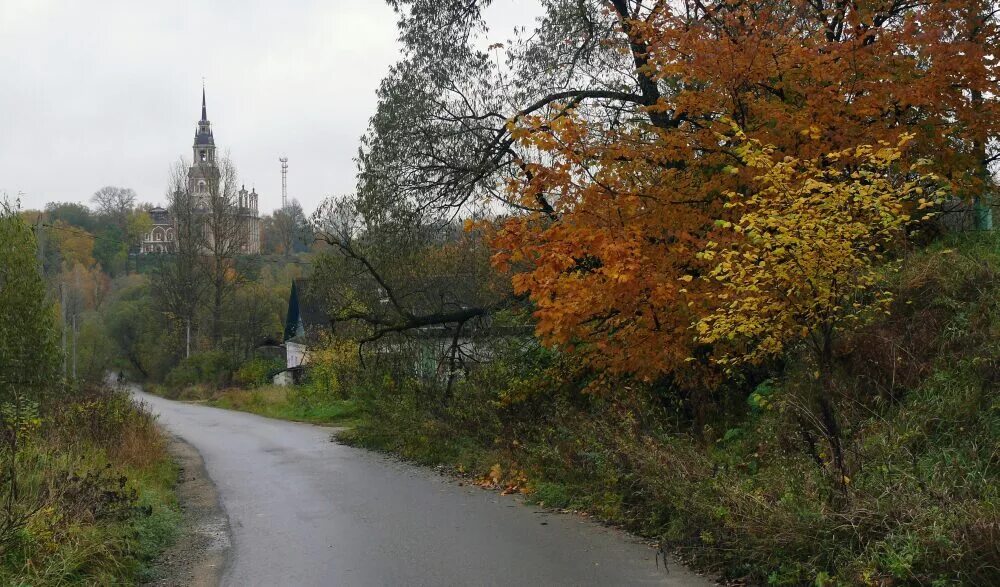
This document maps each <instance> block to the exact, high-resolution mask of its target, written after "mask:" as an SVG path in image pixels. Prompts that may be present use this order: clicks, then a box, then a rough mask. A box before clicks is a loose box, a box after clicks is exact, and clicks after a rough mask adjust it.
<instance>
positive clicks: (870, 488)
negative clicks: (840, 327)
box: [344, 236, 1000, 585]
mask: <svg viewBox="0 0 1000 587" xmlns="http://www.w3.org/2000/svg"><path fill="white" fill-rule="evenodd" d="M953 246H955V247H956V248H945V246H937V247H934V248H932V249H930V250H928V251H926V252H923V253H919V254H916V255H914V257H913V258H911V259H908V260H907V263H906V264H905V266H904V268H903V270H902V271H901V272H900V273H899V274H898V275H897V276H895V277H894V278H893V279H894V280H895V281H894V283H895V285H894V288H893V290H894V297H895V299H894V301H893V302H892V310H893V313H892V315H891V316H890V317H888V318H884V319H882V320H880V321H878V322H875V323H873V324H871V325H869V326H866V327H863V328H860V329H858V330H856V331H854V332H852V333H850V334H849V335H848V336H845V337H844V339H843V340H842V341H840V343H839V345H838V347H837V348H836V349H835V352H834V365H833V368H832V374H831V376H830V378H831V381H830V382H829V383H828V385H827V387H828V389H830V390H831V391H832V393H833V394H834V396H835V397H836V403H837V409H838V411H839V413H840V414H841V415H842V422H841V424H842V442H843V445H844V453H845V456H844V463H842V465H838V464H835V463H834V462H833V458H834V457H833V455H832V451H831V446H830V444H829V442H828V441H826V440H825V439H823V438H822V437H821V436H817V435H816V434H815V430H816V429H817V426H815V425H814V424H815V423H814V422H810V421H808V418H809V417H811V416H810V414H814V413H815V410H814V409H812V408H811V407H810V405H809V403H810V401H811V400H810V394H809V389H810V387H811V386H812V385H813V381H812V374H813V371H814V370H815V365H813V364H811V362H812V361H813V359H812V358H811V356H810V354H809V353H807V352H803V351H801V350H797V349H793V350H792V351H791V353H790V354H789V355H788V357H787V365H788V366H787V367H786V368H785V369H784V370H783V371H781V372H780V373H778V374H776V375H775V377H774V378H773V379H771V380H768V381H766V382H765V383H763V384H760V385H757V386H755V387H749V386H747V387H745V388H740V387H739V386H737V387H735V388H734V389H732V390H730V391H731V393H732V394H734V395H736V394H740V393H742V394H743V396H744V397H746V403H745V405H744V406H743V407H742V409H740V410H732V409H730V410H728V411H725V412H723V411H721V410H720V411H718V412H717V413H716V414H715V415H714V417H713V418H711V419H709V422H710V423H709V424H706V425H705V427H704V428H703V429H701V430H698V431H697V432H694V433H692V432H687V433H683V432H680V431H682V430H684V429H685V428H686V426H685V422H689V421H690V418H691V414H690V413H689V412H686V410H685V406H684V405H683V404H675V403H673V402H672V400H671V399H670V398H672V397H673V393H674V392H673V391H672V390H669V389H664V388H661V387H657V386H645V385H638V384H635V383H622V384H620V387H619V388H618V389H616V390H615V392H616V393H613V394H604V395H595V394H588V393H581V392H580V391H579V390H580V389H582V388H584V387H585V386H586V384H587V377H588V376H587V374H586V373H584V372H581V371H580V369H579V368H578V367H577V366H575V365H573V364H572V363H571V362H564V361H563V360H562V359H561V358H560V357H559V356H558V355H555V354H554V353H551V352H548V351H544V350H537V349H536V350H534V351H532V352H529V353H528V354H522V355H519V356H517V357H516V360H511V356H510V355H507V360H504V361H498V362H495V363H494V364H492V365H490V366H488V367H486V368H484V369H481V370H479V371H474V372H473V374H472V376H471V377H470V378H469V379H468V380H466V381H464V382H462V383H461V384H460V385H458V386H457V387H456V389H455V391H454V398H453V399H452V401H448V402H443V401H441V397H442V396H441V393H440V391H435V388H434V387H433V386H430V387H429V386H427V385H426V384H421V383H418V382H416V381H412V380H409V379H403V378H398V379H393V378H386V379H382V380H381V381H378V380H375V379H373V380H371V381H369V382H368V384H367V385H362V386H359V387H358V389H357V391H356V396H355V397H356V401H357V402H358V403H359V405H360V406H361V409H362V414H363V415H362V418H361V422H360V424H359V425H358V426H357V427H356V428H355V429H353V430H350V431H348V432H347V433H345V435H344V438H345V439H347V440H348V441H351V442H353V443H356V444H360V445H364V446H369V447H374V448H379V449H384V450H389V451H393V452H397V453H400V454H402V455H404V456H406V457H409V458H412V459H414V460H417V461H419V462H423V463H428V464H438V463H444V464H448V465H452V466H455V467H456V468H457V469H458V470H459V471H467V472H469V473H472V474H475V475H477V476H482V477H481V479H482V482H483V483H484V484H490V485H495V486H498V487H502V488H505V489H507V490H511V491H513V490H523V491H526V492H528V493H529V494H530V495H531V497H532V498H533V499H535V500H536V501H539V502H542V503H544V504H546V505H549V506H554V507H559V508H573V509H584V510H588V511H590V512H593V513H594V514H596V515H598V516H600V517H601V518H604V519H607V520H610V521H613V522H617V523H621V524H624V525H626V526H627V527H629V528H631V529H633V530H635V531H638V532H640V533H642V534H644V535H647V536H652V537H659V538H661V539H662V540H664V541H665V542H666V543H667V544H669V545H670V546H672V547H674V548H675V549H677V550H678V551H679V552H681V553H682V554H683V555H685V557H686V558H688V559H691V560H693V561H694V562H696V563H697V564H698V565H700V566H702V567H704V568H708V569H712V570H715V571H717V572H720V573H721V574H722V575H723V576H724V577H726V578H730V579H741V580H744V581H748V582H751V583H772V584H806V583H815V584H820V585H827V584H871V585H875V584H882V585H888V584H899V583H907V584H911V583H912V584H956V583H958V584H979V585H987V584H997V582H998V581H1000V550H998V544H1000V512H998V505H1000V496H998V487H1000V482H998V481H1000V457H998V454H997V449H996V439H997V438H998V437H1000V403H998V399H1000V398H998V397H997V389H1000V346H998V342H997V341H998V340H1000V253H998V250H1000V248H998V242H997V238H996V237H995V236H982V237H970V238H968V239H966V240H963V241H961V242H959V243H957V244H953Z"/></svg>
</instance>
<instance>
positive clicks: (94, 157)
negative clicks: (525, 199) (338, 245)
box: [0, 0, 538, 212]
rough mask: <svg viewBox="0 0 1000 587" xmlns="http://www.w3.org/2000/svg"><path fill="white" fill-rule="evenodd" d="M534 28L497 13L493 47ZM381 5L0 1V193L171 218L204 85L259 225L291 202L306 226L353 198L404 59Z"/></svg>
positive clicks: (515, 13)
mask: <svg viewBox="0 0 1000 587" xmlns="http://www.w3.org/2000/svg"><path fill="white" fill-rule="evenodd" d="M536 14H538V8H537V2H534V1H532V0H498V1H497V3H496V4H495V5H494V6H493V7H492V8H491V9H490V11H489V13H488V15H489V22H490V26H491V31H492V32H491V35H490V37H491V39H490V40H491V41H493V40H504V39H506V38H508V37H509V31H510V29H511V28H512V27H513V26H514V25H515V24H530V23H531V22H532V20H533V18H534V16H535V15H536ZM398 50H399V49H398V45H397V43H396V19H395V15H394V14H393V12H392V10H391V9H390V8H389V7H388V6H386V5H385V3H384V2H381V1H379V0H369V1H364V2H358V1H357V0H287V1H277V0H271V1H267V2H265V1H245V0H211V1H209V0H201V1H191V0H181V1H171V2H154V1H148V2H146V1H143V2H136V1H135V0H129V1H124V0H123V1H97V0H95V1H87V2H79V1H75V0H65V1H49V0H0V79H2V80H3V81H2V89H0V121H2V124H0V193H3V192H6V193H7V194H8V195H9V196H11V197H13V196H15V195H17V194H18V192H23V196H22V206H23V207H25V208H40V207H42V206H44V204H45V203H46V202H50V201H76V202H87V201H88V200H89V198H90V196H91V194H92V193H93V192H94V191H96V190H97V189H98V188H100V187H101V186H104V185H120V186H126V187H131V188H133V189H135V190H136V192H138V194H139V199H140V201H145V202H163V201H164V192H165V188H166V184H167V173H168V170H169V167H170V165H171V163H172V162H174V161H176V160H177V159H178V158H179V157H181V156H185V157H188V158H190V156H191V143H192V140H193V138H194V130H195V123H196V121H197V120H198V118H199V116H200V107H201V104H200V101H201V81H202V77H203V76H204V78H205V83H206V87H207V93H208V117H209V119H210V120H211V121H212V128H213V131H214V133H215V141H216V145H217V146H218V147H219V148H220V151H226V150H228V151H229V153H230V155H231V157H232V159H233V161H234V162H235V163H236V165H237V167H238V168H239V170H240V175H241V178H242V179H243V180H244V181H245V183H246V184H247V188H248V189H249V188H250V186H251V185H254V186H256V188H257V191H258V192H259V193H260V194H261V211H262V212H265V211H267V212H269V211H270V210H271V209H273V208H275V207H277V206H278V205H280V201H281V173H280V164H279V163H278V157H279V156H280V155H282V154H285V155H286V156H287V157H288V158H289V179H288V186H289V196H290V197H294V198H297V199H298V200H299V201H300V202H302V204H303V206H304V207H305V208H306V210H307V212H309V211H311V210H312V209H313V208H314V207H315V206H316V205H317V204H318V203H319V202H320V201H321V199H322V198H323V197H324V196H325V195H328V194H334V193H343V192H348V191H352V190H353V188H354V175H355V168H354V162H353V157H354V155H355V154H356V152H357V148H358V139H359V137H360V136H361V134H362V133H363V132H364V129H365V127H366V125H367V121H368V118H369V117H370V116H371V115H372V113H373V112H374V108H375V89H376V88H377V87H378V83H379V81H380V80H381V78H382V76H383V75H384V74H385V72H386V71H387V69H388V68H389V66H390V65H391V64H392V63H394V62H395V61H396V60H397V58H398Z"/></svg>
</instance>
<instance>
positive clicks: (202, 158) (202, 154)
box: [201, 149, 208, 161]
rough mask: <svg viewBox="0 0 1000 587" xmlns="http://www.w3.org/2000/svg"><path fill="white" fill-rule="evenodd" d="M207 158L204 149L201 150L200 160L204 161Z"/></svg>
mask: <svg viewBox="0 0 1000 587" xmlns="http://www.w3.org/2000/svg"><path fill="white" fill-rule="evenodd" d="M207 158H208V154H207V151H205V150H204V149H202V151H201V160H202V161H205V160H206V159H207Z"/></svg>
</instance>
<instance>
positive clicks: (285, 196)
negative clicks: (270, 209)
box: [278, 157, 288, 210]
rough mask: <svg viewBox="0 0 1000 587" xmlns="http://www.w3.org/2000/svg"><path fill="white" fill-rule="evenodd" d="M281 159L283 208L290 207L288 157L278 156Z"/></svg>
mask: <svg viewBox="0 0 1000 587" xmlns="http://www.w3.org/2000/svg"><path fill="white" fill-rule="evenodd" d="M278 161H281V209H282V210H284V209H285V208H287V207H288V157H278Z"/></svg>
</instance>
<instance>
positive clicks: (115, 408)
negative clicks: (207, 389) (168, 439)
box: [0, 389, 180, 585]
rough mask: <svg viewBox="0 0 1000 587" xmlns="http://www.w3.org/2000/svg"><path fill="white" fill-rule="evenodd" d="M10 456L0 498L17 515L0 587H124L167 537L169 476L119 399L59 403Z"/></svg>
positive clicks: (158, 440) (137, 417) (170, 529)
mask: <svg viewBox="0 0 1000 587" xmlns="http://www.w3.org/2000/svg"><path fill="white" fill-rule="evenodd" d="M41 413H42V417H41V419H40V422H39V425H38V426H37V427H36V428H35V429H33V430H30V431H29V432H27V433H26V434H24V435H23V438H22V441H21V444H20V447H19V450H18V452H17V453H16V454H15V455H13V456H14V460H13V464H14V469H15V473H16V477H17V484H16V493H13V492H12V488H13V487H14V485H12V484H6V485H4V489H3V495H0V498H2V499H3V501H4V502H5V503H10V504H12V508H13V511H16V512H20V513H22V514H24V517H23V524H19V525H18V527H16V528H14V531H13V534H12V536H11V537H10V540H8V541H6V542H5V547H4V549H3V551H2V553H0V584H4V585H63V584H88V585H93V584H100V585H111V584H128V583H135V582H138V581H140V580H142V579H144V578H148V576H149V573H150V563H151V561H152V560H153V558H154V557H155V555H156V554H157V553H158V552H159V551H160V550H162V548H163V547H164V546H165V545H166V544H167V543H168V542H170V541H171V540H172V539H173V537H174V535H175V533H176V530H177V527H178V522H179V516H180V514H179V511H178V508H177V504H176V503H175V502H174V498H173V493H172V485H173V482H174V481H175V479H176V474H177V471H176V469H175V467H174V465H173V463H172V462H171V460H170V458H169V456H168V454H167V453H166V448H165V445H164V442H163V439H162V437H161V436H160V434H159V433H158V431H157V430H156V428H155V426H154V424H153V418H152V417H151V416H150V415H149V414H148V413H147V412H145V411H143V410H142V409H140V408H138V407H137V406H135V405H134V404H133V403H132V401H131V398H130V397H129V396H128V395H127V394H125V393H124V392H120V391H113V390H108V389H97V390H89V391H86V392H81V393H79V394H74V395H73V396H71V397H68V398H59V399H58V401H53V402H51V403H50V405H47V406H46V407H45V409H44V410H42V412H41Z"/></svg>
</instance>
